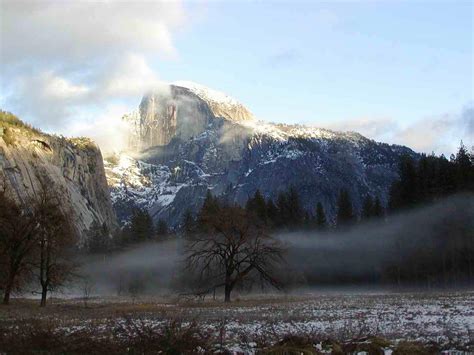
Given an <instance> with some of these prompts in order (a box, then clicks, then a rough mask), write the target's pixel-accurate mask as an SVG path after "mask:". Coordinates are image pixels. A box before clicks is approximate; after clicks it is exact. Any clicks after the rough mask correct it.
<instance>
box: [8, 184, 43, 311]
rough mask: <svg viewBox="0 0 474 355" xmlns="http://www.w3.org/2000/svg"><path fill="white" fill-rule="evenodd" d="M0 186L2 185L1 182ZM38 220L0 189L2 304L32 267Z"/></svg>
mask: <svg viewBox="0 0 474 355" xmlns="http://www.w3.org/2000/svg"><path fill="white" fill-rule="evenodd" d="M3 186H6V184H4V185H3ZM37 226H38V224H37V221H36V218H35V217H34V214H32V213H31V212H30V211H27V210H25V209H23V208H20V207H19V206H18V204H17V203H16V202H15V201H14V200H13V199H12V198H11V197H10V196H9V195H8V194H7V191H6V188H4V189H2V190H1V191H0V269H1V273H0V282H1V288H2V289H3V304H9V302H10V296H11V293H12V292H13V291H14V290H15V289H19V288H20V287H21V286H22V284H23V283H24V281H25V280H26V279H27V276H29V274H30V271H31V270H32V260H31V256H32V253H33V250H34V249H35V247H36V246H37V238H38V233H37V232H38V228H37Z"/></svg>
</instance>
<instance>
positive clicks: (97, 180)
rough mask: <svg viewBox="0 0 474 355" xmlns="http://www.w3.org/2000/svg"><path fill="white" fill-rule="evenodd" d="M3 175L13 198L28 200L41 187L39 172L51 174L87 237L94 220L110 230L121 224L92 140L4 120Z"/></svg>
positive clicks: (0, 142) (0, 139)
mask: <svg viewBox="0 0 474 355" xmlns="http://www.w3.org/2000/svg"><path fill="white" fill-rule="evenodd" d="M0 175H1V176H0V178H1V179H2V180H3V181H2V183H6V184H7V186H8V187H9V189H8V190H9V191H10V192H11V193H12V194H13V197H14V198H15V199H16V200H17V201H18V202H19V203H24V204H27V203H28V201H29V200H30V199H31V198H34V196H35V194H36V193H37V191H38V187H39V183H38V176H39V175H46V176H47V177H48V178H49V180H50V181H52V184H53V185H54V186H53V189H54V191H55V192H56V193H58V194H60V197H61V201H62V202H63V205H64V207H65V208H68V209H69V210H71V211H72V212H73V218H74V225H75V227H76V229H77V231H78V232H79V233H80V234H81V235H82V236H85V235H86V234H87V231H88V230H89V228H90V227H91V224H92V223H93V221H96V222H98V223H100V224H104V223H105V224H106V225H107V226H108V227H109V230H110V231H112V230H114V229H115V228H116V226H117V222H116V218H115V213H114V210H113V208H112V204H111V200H110V194H109V189H108V186H107V180H106V178H105V172H104V166H103V161H102V154H101V152H100V150H99V148H98V147H97V146H96V145H95V144H94V143H93V142H92V141H91V140H89V139H87V138H76V139H66V138H63V137H57V136H51V135H47V134H43V133H41V132H39V131H37V130H33V129H31V128H29V127H27V126H26V125H23V124H22V123H21V122H20V121H18V123H16V124H14V125H12V124H9V123H6V122H2V121H1V120H0Z"/></svg>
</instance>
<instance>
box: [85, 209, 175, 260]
mask: <svg viewBox="0 0 474 355" xmlns="http://www.w3.org/2000/svg"><path fill="white" fill-rule="evenodd" d="M111 234H112V235H113V237H112V238H110V235H111ZM173 235H175V232H174V231H173V230H171V229H170V228H169V227H168V224H167V223H166V221H165V220H163V219H160V220H159V221H158V223H157V224H156V225H155V224H154V223H153V219H152V217H151V216H150V214H149V213H148V211H146V210H145V209H143V208H138V207H136V208H134V209H133V210H132V215H131V217H130V221H129V222H128V223H127V224H126V225H124V226H123V227H122V229H120V230H118V231H114V232H112V231H110V230H109V229H108V228H107V225H106V224H105V223H104V224H102V225H101V224H99V223H98V222H96V221H94V222H93V224H92V226H91V228H90V229H89V231H88V232H87V238H86V239H87V242H86V245H85V249H86V250H87V251H88V252H89V253H93V254H94V253H106V252H109V251H111V250H114V249H117V248H123V247H126V246H129V245H133V244H137V243H143V242H159V241H163V240H166V239H167V238H169V237H170V236H173Z"/></svg>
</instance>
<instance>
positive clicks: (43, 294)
mask: <svg viewBox="0 0 474 355" xmlns="http://www.w3.org/2000/svg"><path fill="white" fill-rule="evenodd" d="M47 296H48V288H47V287H43V289H42V290H41V303H40V307H45V306H46V298H47Z"/></svg>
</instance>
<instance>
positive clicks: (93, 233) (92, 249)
mask: <svg viewBox="0 0 474 355" xmlns="http://www.w3.org/2000/svg"><path fill="white" fill-rule="evenodd" d="M110 244H111V240H110V233H109V229H108V228H107V224H105V222H104V223H102V225H101V224H100V223H99V222H98V221H97V220H94V221H93V222H92V225H91V226H90V228H89V231H88V232H87V243H86V247H87V250H88V251H89V253H105V252H107V251H108V250H109V249H110Z"/></svg>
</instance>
